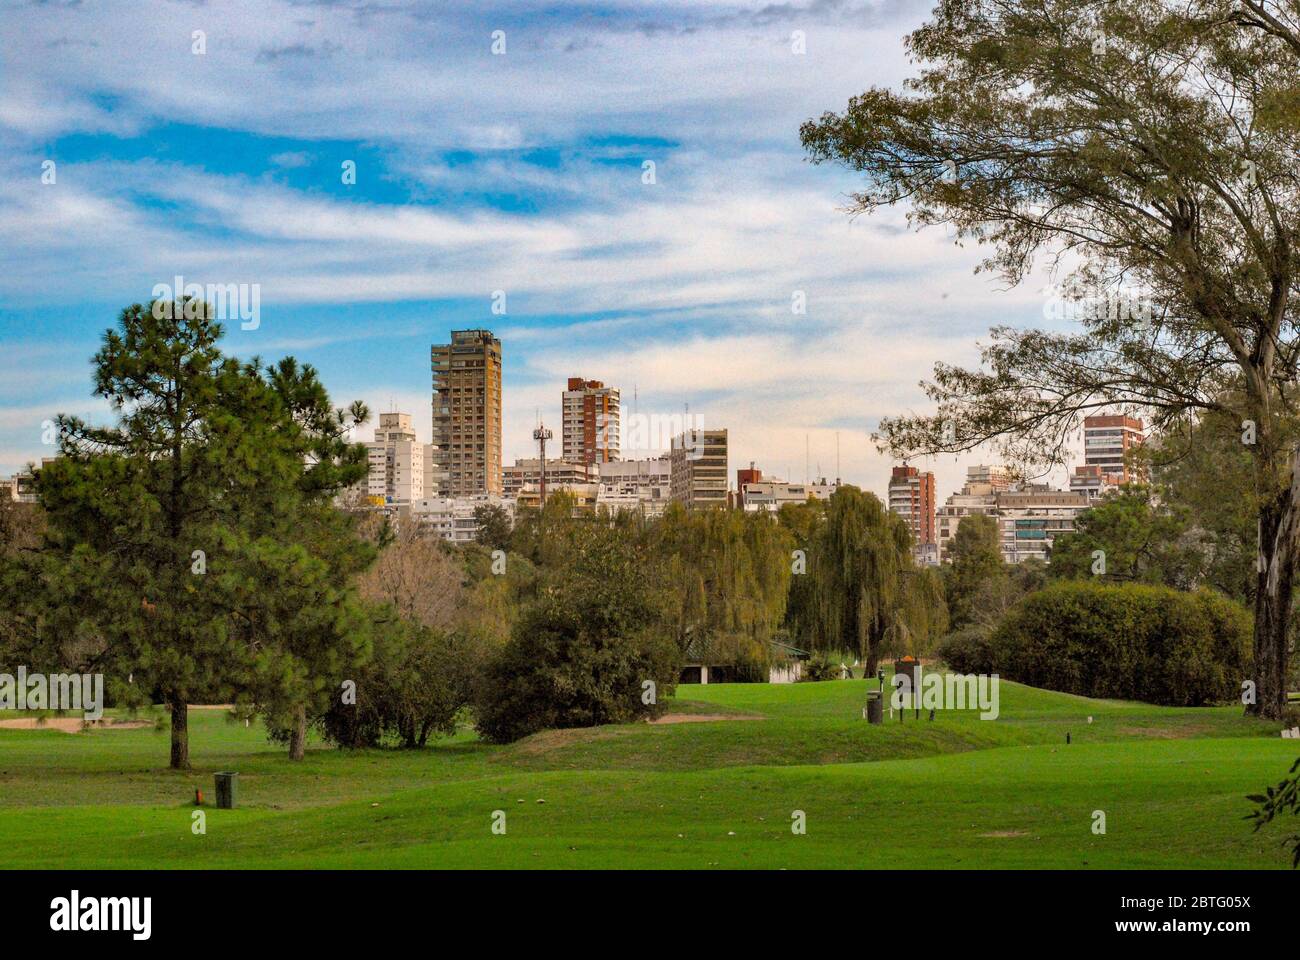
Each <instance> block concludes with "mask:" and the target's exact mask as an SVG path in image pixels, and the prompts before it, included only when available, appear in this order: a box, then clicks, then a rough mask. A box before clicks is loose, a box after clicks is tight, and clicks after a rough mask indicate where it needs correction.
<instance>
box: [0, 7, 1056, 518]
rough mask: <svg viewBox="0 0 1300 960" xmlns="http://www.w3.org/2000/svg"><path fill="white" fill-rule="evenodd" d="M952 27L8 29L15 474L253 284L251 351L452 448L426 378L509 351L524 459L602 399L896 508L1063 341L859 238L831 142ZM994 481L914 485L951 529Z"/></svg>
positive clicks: (545, 24)
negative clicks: (104, 354)
mask: <svg viewBox="0 0 1300 960" xmlns="http://www.w3.org/2000/svg"><path fill="white" fill-rule="evenodd" d="M932 4H933V0H806V2H801V0H791V2H788V3H784V2H776V3H773V2H760V3H724V2H715V0H695V2H691V3H678V2H674V0H647V2H636V0H614V2H570V3H564V4H559V3H542V2H533V0H512V2H509V3H501V4H498V3H493V2H469V3H459V2H442V3H437V4H434V3H404V2H397V0H394V2H387V0H385V2H379V0H360V2H348V0H323V2H306V0H294V2H284V0H250V2H238V0H230V2H226V0H209V2H181V0H135V2H129V3H127V2H124V3H115V2H111V0H109V2H102V3H89V2H85V3H83V2H77V0H69V2H59V0H46V2H18V0H0V474H8V473H12V472H14V471H16V470H18V469H20V468H22V466H23V465H24V464H25V463H27V462H30V461H38V460H39V459H40V458H41V457H42V456H50V455H52V452H53V448H52V447H49V446H45V445H44V444H43V442H42V440H43V432H44V431H43V424H44V422H45V421H47V420H49V419H50V418H51V417H53V415H54V414H55V413H59V412H63V413H72V414H80V415H83V416H86V417H89V418H91V419H92V420H97V421H107V420H108V419H110V417H111V413H110V411H109V409H108V407H107V405H106V403H105V402H104V401H102V400H100V399H99V398H96V397H94V396H93V395H92V393H91V366H90V359H91V357H92V356H93V354H94V352H95V350H96V349H97V346H98V343H99V339H100V337H101V336H102V334H103V332H104V330H106V329H107V328H109V327H111V326H113V325H114V324H115V322H116V318H117V316H118V314H119V312H120V311H121V310H122V308H123V307H125V306H126V305H128V304H131V303H146V302H148V301H149V299H150V298H151V297H152V295H153V291H154V289H155V287H156V286H157V285H159V284H172V283H173V278H174V277H176V276H181V277H184V278H185V280H186V282H197V283H200V284H209V283H213V284H223V285H224V284H247V285H249V286H248V288H247V289H249V290H250V291H251V290H252V289H253V288H254V285H256V289H257V290H258V292H259V296H260V310H259V313H258V317H257V324H256V328H255V329H243V327H245V326H250V327H251V326H252V323H251V322H249V323H241V322H240V319H239V318H238V317H235V318H234V320H233V322H228V323H227V324H226V326H227V331H228V332H227V336H226V339H225V341H224V343H223V348H224V349H225V350H226V351H227V352H229V353H232V354H235V355H238V356H241V357H252V356H260V357H262V358H263V359H264V360H267V361H270V360H275V359H278V358H279V357H281V356H284V355H292V356H295V357H297V358H298V359H299V360H301V361H303V362H307V363H311V364H312V365H314V366H315V367H316V368H317V369H318V370H319V371H320V374H321V377H322V379H323V381H324V383H325V385H326V387H327V388H328V389H329V391H330V394H331V397H332V398H333V399H334V401H335V402H336V404H338V405H340V406H342V405H345V404H347V403H350V402H351V401H353V400H358V399H359V400H363V401H365V402H366V403H367V404H368V405H369V406H370V407H371V409H372V410H373V411H375V412H376V413H377V412H381V411H388V410H397V411H402V412H407V413H410V414H412V415H413V417H414V421H415V425H416V429H417V431H418V433H419V435H420V438H421V439H423V440H425V441H427V440H429V439H430V429H431V412H430V401H431V373H430V366H429V346H430V345H431V344H434V343H443V342H446V340H447V338H448V335H449V332H450V331H451V330H453V329H466V328H478V327H485V328H488V329H491V330H492V331H493V332H494V333H495V334H496V335H497V336H498V337H499V338H500V339H501V341H502V345H503V354H504V383H503V396H504V414H503V426H504V451H503V452H504V455H505V460H506V462H507V463H511V462H513V461H514V459H515V458H516V457H521V456H529V455H530V454H532V453H533V441H532V439H531V433H532V429H533V427H534V425H535V423H536V421H537V419H538V417H539V416H540V417H541V418H542V419H543V420H544V421H547V422H548V424H551V425H554V427H555V428H556V431H557V436H558V427H559V413H560V400H561V393H562V391H563V389H564V387H565V381H566V380H567V378H568V377H571V376H581V377H583V378H586V379H595V380H602V381H604V382H605V383H607V384H611V385H613V386H617V387H619V388H620V389H621V390H622V394H623V405H624V408H625V410H626V411H628V412H631V411H632V410H633V408H635V410H636V411H637V412H638V413H639V414H641V415H642V416H645V417H647V418H648V417H651V416H658V417H660V418H663V419H667V418H670V417H672V416H674V415H682V414H684V413H685V412H686V411H689V414H690V415H691V416H692V417H695V418H698V422H702V423H703V424H704V425H705V426H706V427H709V428H714V427H726V428H727V429H728V430H729V431H730V458H731V471H732V473H731V480H732V483H733V484H734V482H735V470H736V468H738V467H742V466H747V465H748V464H749V462H750V461H753V462H755V463H756V465H757V466H758V467H759V468H760V469H762V470H763V471H764V473H766V474H769V475H776V476H779V477H783V478H786V479H790V480H795V481H800V480H804V479H805V477H806V476H807V475H809V474H811V475H812V477H813V478H815V477H817V476H826V477H832V478H833V477H834V476H836V475H837V456H838V475H839V476H840V477H841V478H842V479H843V480H844V481H845V482H850V483H856V484H858V485H859V486H862V487H863V488H865V489H868V490H873V491H875V492H877V493H881V494H883V493H884V491H885V487H886V485H887V483H888V475H889V467H890V465H891V463H890V460H889V459H888V458H887V457H886V456H885V455H883V454H880V453H879V452H877V451H876V449H875V447H874V445H873V444H872V442H871V439H870V435H871V432H872V430H873V429H874V428H875V427H876V425H877V423H878V422H879V420H880V418H881V417H882V416H887V415H896V414H899V413H903V412H906V411H925V410H927V409H928V407H927V401H926V398H925V396H924V394H923V392H922V390H921V389H920V387H919V381H921V380H922V379H924V378H925V377H926V376H927V375H928V374H929V372H930V370H931V368H932V366H933V364H934V363H935V362H936V361H940V360H941V361H945V362H950V363H966V364H970V363H973V362H975V360H976V359H977V347H976V343H977V340H979V339H980V338H981V337H984V336H985V335H986V334H987V330H988V328H989V327H990V326H992V325H994V324H1001V323H1009V324H1013V325H1017V326H1030V325H1042V323H1043V319H1042V316H1043V301H1044V292H1043V288H1042V286H1041V285H1036V284H1033V283H1029V284H1025V285H1022V286H1021V287H1017V288H1015V289H1012V290H1007V289H1004V288H1003V287H1002V286H1001V285H1000V284H999V283H998V282H997V281H996V280H994V279H990V278H989V277H988V276H987V275H983V274H981V275H980V276H975V275H974V273H973V269H974V267H975V264H976V262H977V261H978V259H979V258H980V252H979V251H978V250H975V249H970V248H962V247H958V246H956V245H955V243H954V238H953V237H952V236H951V234H949V233H948V232H946V231H945V230H944V229H943V228H928V229H926V230H925V231H923V232H919V233H918V232H914V231H913V230H911V229H910V228H909V227H908V225H907V223H906V216H905V215H906V210H905V209H903V208H898V209H896V210H889V211H885V212H883V213H879V214H876V215H873V216H871V217H858V218H853V217H850V216H849V215H848V213H847V212H846V210H845V207H846V205H847V203H848V195H849V193H850V192H851V191H853V190H854V189H855V188H857V187H858V186H859V185H860V184H859V181H858V180H857V178H856V176H855V175H854V174H852V173H851V172H849V171H846V170H843V169H839V168H835V167H832V166H825V165H823V166H815V165H812V164H810V163H809V162H808V161H807V160H806V158H805V155H804V152H803V150H802V148H801V146H800V143H799V125H800V124H801V123H802V122H803V121H805V120H807V119H810V118H813V117H817V116H820V115H821V114H822V113H823V112H825V111H828V110H835V111H838V110H842V109H843V108H844V107H845V105H846V104H847V102H848V100H849V98H850V97H852V96H854V95H855V94H858V93H861V92H862V91H864V90H866V89H868V88H870V87H873V86H888V87H898V86H899V85H901V84H902V82H903V81H904V79H906V78H907V77H908V76H909V75H911V74H912V73H913V72H914V71H915V70H916V66H915V65H914V64H910V63H909V62H908V59H907V56H906V51H905V48H904V44H903V38H904V37H905V35H906V34H907V33H908V32H909V31H910V30H912V29H914V28H915V27H917V26H919V25H920V24H921V23H922V22H923V21H924V19H925V18H926V17H927V15H928V13H929V10H930V8H931V6H932ZM800 40H801V41H802V43H800ZM650 165H653V166H650ZM349 171H354V172H355V176H354V177H351V178H350V177H349V176H348V173H349ZM651 173H653V176H650V174H651ZM349 179H352V180H354V181H355V182H345V181H347V180H349ZM502 294H504V296H502ZM798 295H801V296H802V298H803V300H804V301H805V303H806V311H805V312H803V313H797V312H795V311H794V310H793V309H792V303H793V302H794V300H795V298H796V296H798ZM494 306H495V307H496V308H497V310H498V311H500V310H502V309H503V310H504V312H494ZM625 431H626V427H625ZM370 435H371V428H370V427H369V426H367V427H364V428H362V430H361V431H360V433H359V434H358V439H369V438H370ZM837 450H838V454H837ZM991 459H993V455H992V454H989V453H985V454H983V455H978V454H977V455H973V456H966V457H962V458H955V457H952V456H946V457H943V458H938V459H933V460H916V461H913V463H915V464H916V465H918V466H920V467H922V469H932V470H934V471H935V473H936V475H937V481H938V484H937V485H938V492H939V495H940V497H941V498H942V497H945V496H947V495H948V494H949V493H951V492H953V491H954V490H956V489H957V488H958V487H959V486H960V485H961V479H962V477H963V476H964V473H965V467H966V465H968V464H972V463H977V462H981V461H984V462H987V461H990V460H991ZM806 464H807V465H806ZM1063 478H1064V473H1063V472H1062V473H1061V476H1060V477H1057V478H1056V479H1057V480H1058V482H1060V481H1062V480H1063Z"/></svg>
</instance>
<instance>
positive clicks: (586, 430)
mask: <svg viewBox="0 0 1300 960" xmlns="http://www.w3.org/2000/svg"><path fill="white" fill-rule="evenodd" d="M562 413H563V422H562V427H563V429H562V436H561V440H562V447H561V453H562V455H563V459H565V460H568V461H569V462H570V463H589V464H594V463H609V462H611V461H613V460H617V459H618V458H619V443H620V441H619V394H618V389H617V388H615V387H607V386H605V385H604V384H603V383H601V382H600V381H599V380H584V379H582V377H570V378H569V386H568V389H567V390H565V391H564V398H563V410H562Z"/></svg>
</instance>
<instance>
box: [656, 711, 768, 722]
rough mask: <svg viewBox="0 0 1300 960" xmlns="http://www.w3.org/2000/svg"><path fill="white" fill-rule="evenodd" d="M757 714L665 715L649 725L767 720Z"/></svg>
mask: <svg viewBox="0 0 1300 960" xmlns="http://www.w3.org/2000/svg"><path fill="white" fill-rule="evenodd" d="M766 719H767V717H764V716H760V715H759V714H756V713H665V714H664V715H663V716H662V717H655V718H654V719H653V720H649V721H647V722H648V723H716V722H717V721H719V720H766Z"/></svg>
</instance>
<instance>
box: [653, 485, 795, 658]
mask: <svg viewBox="0 0 1300 960" xmlns="http://www.w3.org/2000/svg"><path fill="white" fill-rule="evenodd" d="M649 539H650V549H651V550H652V551H653V552H654V553H655V554H657V555H658V556H659V557H661V558H662V559H663V561H664V563H665V566H666V570H667V582H668V583H669V584H671V585H672V589H671V590H670V591H669V598H670V599H669V603H670V605H671V610H670V619H671V621H672V622H673V623H674V624H675V625H676V630H677V638H678V643H679V644H680V645H681V646H682V648H683V649H684V650H685V649H688V648H689V649H695V650H701V649H707V650H708V651H709V653H710V655H712V656H716V657H719V658H720V659H728V660H733V661H736V662H751V663H763V662H766V660H767V641H768V640H770V639H771V637H772V635H773V633H775V632H776V630H777V629H779V628H780V626H781V624H782V622H783V620H784V618H785V610H786V599H787V596H788V594H789V589H790V577H791V551H792V550H793V548H794V541H793V538H792V537H791V535H790V533H789V531H787V530H786V529H785V528H784V527H783V526H782V525H781V524H778V523H775V522H773V520H772V518H771V517H770V516H768V515H766V514H758V513H745V512H743V511H739V510H701V511H696V512H688V511H686V510H683V509H681V508H680V507H672V508H670V509H669V510H668V511H667V512H666V513H665V514H664V516H663V518H662V519H661V520H660V522H659V523H657V524H655V525H654V527H653V528H652V530H651V531H650V536H649Z"/></svg>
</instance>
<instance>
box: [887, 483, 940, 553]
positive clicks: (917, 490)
mask: <svg viewBox="0 0 1300 960" xmlns="http://www.w3.org/2000/svg"><path fill="white" fill-rule="evenodd" d="M889 509H890V512H892V513H896V514H898V516H900V517H902V518H903V519H904V520H905V521H907V526H908V528H909V529H910V530H911V531H912V540H913V542H914V543H915V544H916V545H917V546H918V547H921V546H924V545H925V544H930V543H935V542H936V538H935V526H934V522H935V502H934V474H933V473H930V472H929V471H926V472H924V473H922V472H921V471H920V470H918V469H917V468H916V467H909V466H908V465H907V464H903V465H902V466H901V467H894V468H893V470H892V471H891V473H890V477H889Z"/></svg>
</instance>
